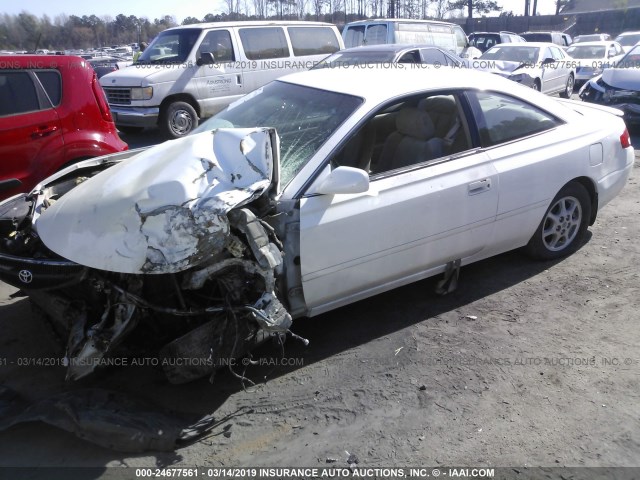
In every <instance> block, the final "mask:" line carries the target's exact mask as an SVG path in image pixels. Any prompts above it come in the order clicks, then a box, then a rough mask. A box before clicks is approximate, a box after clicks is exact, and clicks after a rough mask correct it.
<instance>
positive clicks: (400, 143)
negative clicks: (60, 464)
mask: <svg viewBox="0 0 640 480" xmlns="http://www.w3.org/2000/svg"><path fill="white" fill-rule="evenodd" d="M123 159H124V160H123ZM633 159H634V151H633V147H632V146H631V143H630V140H629V134H628V132H627V129H626V128H625V125H624V123H623V121H622V119H621V118H620V117H619V116H617V115H616V111H615V110H612V109H607V108H606V107H601V106H597V105H591V104H582V103H575V102H571V101H561V100H557V99H552V98H549V97H547V96H545V95H543V94H540V93H538V92H535V91H533V90H531V89H528V88H525V87H522V86H520V85H517V84H515V83H514V82H511V81H509V80H506V79H503V78H500V77H496V76H495V75H491V74H486V73H482V72H473V71H468V70H465V71H461V70H445V69H439V70H436V69H430V70H424V69H415V70H413V69H407V68H402V69H400V68H399V69H393V68H379V69H377V70H376V71H372V70H371V69H370V68H362V69H360V68H338V69H321V70H314V71H309V72H303V73H297V74H294V75H291V76H288V77H285V78H283V79H280V80H278V81H275V82H273V83H271V84H269V85H267V86H265V87H263V88H260V89H259V90H256V91H255V92H253V93H251V94H249V95H248V96H246V97H244V98H242V99H241V100H239V101H238V102H236V103H234V104H232V105H230V106H229V107H228V108H227V109H226V110H224V111H222V112H220V113H219V114H217V115H216V116H215V117H213V118H211V119H210V120H208V121H207V122H205V123H204V124H202V125H201V126H200V128H199V129H198V130H197V131H196V132H194V134H192V135H190V136H188V137H185V138H182V139H178V140H173V141H170V142H166V143H163V144H161V145H157V146H155V147H152V148H149V149H147V150H144V151H132V152H127V153H123V154H116V155H115V156H108V157H103V158H101V159H99V160H90V161H86V162H84V163H81V164H79V165H76V166H74V167H71V168H69V169H67V170H65V171H62V172H60V173H58V174H57V175H56V176H54V177H51V178H49V179H48V180H47V181H45V182H44V183H43V184H41V185H40V186H38V187H37V188H36V189H35V190H34V191H33V192H32V193H31V194H29V195H26V196H19V197H14V198H13V199H11V200H9V201H6V202H5V203H4V204H2V205H0V236H1V237H2V239H0V278H1V279H2V280H3V281H5V282H7V283H11V284H13V285H15V286H18V287H20V288H21V289H23V290H24V291H25V292H27V293H28V294H29V295H30V296H31V297H32V299H33V300H34V301H35V302H36V303H37V304H39V305H41V306H42V307H43V308H44V309H45V311H46V312H47V313H48V315H49V316H50V317H51V319H52V321H53V322H54V325H57V326H58V329H59V330H65V329H66V331H69V330H70V332H71V335H70V340H69V343H68V345H67V356H68V359H69V371H68V376H69V377H70V378H79V377H82V376H85V375H87V374H89V373H90V372H91V371H92V370H93V367H92V365H96V359H98V360H99V359H100V358H102V357H103V356H105V355H108V354H112V353H113V351H114V349H116V348H117V347H118V346H119V345H120V344H121V343H126V342H129V341H131V342H134V341H136V342H146V344H145V347H146V348H149V347H153V348H156V349H157V351H158V354H159V355H160V356H161V357H175V356H179V357H185V356H190V357H198V358H199V357H203V358H208V359H209V360H211V359H212V358H214V359H216V358H223V357H227V358H228V357H239V356H241V355H245V354H246V353H247V352H248V351H249V350H250V349H251V348H252V347H253V346H254V345H255V344H257V343H259V342H260V341H262V340H263V339H264V338H265V337H269V336H277V337H278V338H284V337H285V336H286V335H288V334H291V335H294V334H292V333H291V325H292V319H293V318H296V317H300V316H314V315H317V314H319V313H322V312H325V311H328V310H331V309H334V308H337V307H340V306H341V305H345V304H348V303H351V302H354V301H357V300H361V299H363V298H366V297H369V296H372V295H375V294H377V293H380V292H384V291H386V290H390V289H392V288H395V287H398V286H400V285H404V284H407V283H409V282H413V281H416V280H419V279H422V278H425V277H429V276H432V275H436V274H441V273H444V274H445V277H444V278H443V282H442V289H443V290H444V291H448V290H450V289H451V288H452V286H451V283H449V284H448V283H447V282H448V281H449V280H453V279H455V277H456V273H457V270H458V268H459V267H460V266H461V265H465V264H469V263H472V262H476V261H478V260H481V259H483V258H487V257H489V256H492V255H497V254H499V253H502V252H505V251H508V250H512V249H515V248H519V247H525V250H526V252H528V253H529V254H530V255H532V256H533V257H536V258H540V259H554V258H557V257H560V256H563V255H567V254H570V253H572V252H574V251H575V250H576V249H578V248H579V246H580V245H581V242H583V239H584V237H585V232H586V230H587V228H588V226H589V225H591V224H592V223H593V222H594V220H595V218H596V215H597V214H599V213H600V210H601V209H602V207H603V206H604V205H605V204H607V203H608V202H609V201H610V200H611V199H612V198H613V197H614V196H615V195H616V194H617V193H618V192H619V191H620V190H621V189H622V188H623V186H624V185H625V182H626V181H627V178H628V176H629V173H630V171H631V168H632V164H633ZM107 167H109V168H107ZM132 332H138V333H139V334H138V335H130V334H131V333H132ZM146 333H153V334H152V335H151V334H149V335H147V334H146ZM129 336H130V337H132V338H131V339H130V338H128V337H129ZM294 336H295V335H294ZM167 363H168V364H169V365H170V366H169V367H167V368H166V369H165V370H166V373H167V375H168V377H169V379H170V380H171V381H174V382H183V381H188V380H190V379H192V378H196V377H198V376H203V375H207V374H210V373H211V372H212V370H214V369H215V368H216V366H217V365H219V363H218V362H216V361H213V362H209V363H206V362H200V363H198V362H194V363H193V364H192V365H191V367H190V368H188V369H185V368H183V369H181V368H180V367H178V366H171V365H172V364H171V362H167ZM193 365H196V366H193Z"/></svg>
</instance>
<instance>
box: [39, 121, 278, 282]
mask: <svg viewBox="0 0 640 480" xmlns="http://www.w3.org/2000/svg"><path fill="white" fill-rule="evenodd" d="M274 146H277V137H276V133H275V130H273V129H267V128H251V129H218V130H214V131H209V132H203V133H199V134H194V135H190V136H187V137H185V138H182V139H178V140H172V141H169V142H165V143H162V144H160V145H157V146H155V147H153V148H150V149H148V150H146V151H144V152H143V153H141V154H139V155H136V156H134V157H132V158H130V159H127V160H125V161H124V162H122V163H120V164H118V165H115V166H113V167H111V168H110V169H108V170H106V171H105V172H103V173H101V174H99V175H97V176H95V177H93V178H91V179H89V180H87V181H85V182H83V183H81V184H80V185H78V186H77V187H75V188H74V189H73V190H71V191H70V192H68V193H67V194H65V195H64V196H62V197H61V198H60V199H59V200H57V201H56V202H55V203H54V204H53V205H52V206H50V207H49V208H47V209H46V210H44V211H43V212H42V214H41V215H40V216H39V217H38V218H37V220H36V223H35V227H36V229H37V231H38V235H39V236H40V238H41V239H42V241H43V242H44V244H45V245H46V246H47V247H48V248H49V249H51V250H52V251H53V252H55V253H57V254H58V255H61V256H63V257H65V258H67V259H69V260H72V261H74V262H76V263H79V264H81V265H86V266H88V267H92V268H96V269H100V270H106V271H112V272H120V273H134V274H135V273H175V272H179V271H183V270H186V269H188V268H190V267H191V266H193V265H197V264H198V263H200V262H201V261H202V260H203V259H205V258H208V257H210V256H211V255H214V254H216V253H218V252H220V251H221V250H222V249H223V248H224V247H225V245H226V242H227V241H228V234H229V220H228V218H227V216H226V214H227V212H228V211H229V210H231V209H232V208H234V207H237V206H240V205H243V204H246V203H248V202H250V201H252V200H254V199H256V198H258V197H259V196H260V195H262V193H264V192H265V191H266V190H267V189H268V188H269V186H270V185H271V182H272V179H273V178H274V162H275V167H276V168H277V158H276V159H274V155H275V154H276V149H275V148H274ZM275 178H277V172H276V173H275Z"/></svg>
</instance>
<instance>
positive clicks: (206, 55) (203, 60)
mask: <svg viewBox="0 0 640 480" xmlns="http://www.w3.org/2000/svg"><path fill="white" fill-rule="evenodd" d="M214 63H216V59H215V58H214V57H213V53H211V52H202V53H201V54H200V58H198V59H197V60H196V65H198V66H199V67H201V66H202V65H213V64H214Z"/></svg>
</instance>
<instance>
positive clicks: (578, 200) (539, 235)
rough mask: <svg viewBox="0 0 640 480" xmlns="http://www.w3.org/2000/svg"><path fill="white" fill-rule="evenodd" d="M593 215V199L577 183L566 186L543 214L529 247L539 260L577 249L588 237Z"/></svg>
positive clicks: (527, 249)
mask: <svg viewBox="0 0 640 480" xmlns="http://www.w3.org/2000/svg"><path fill="white" fill-rule="evenodd" d="M590 218H591V199H590V197H589V193H588V192H587V189H586V188H584V187H583V186H582V185H581V184H579V183H577V182H571V183H569V184H567V185H565V186H564V187H563V188H562V190H560V192H558V194H557V195H556V196H555V198H554V199H553V201H552V202H551V205H550V206H549V208H548V209H547V211H546V212H545V214H544V217H542V221H541V222H540V225H538V228H537V229H536V232H535V233H534V234H533V237H531V240H529V243H528V244H527V246H526V247H525V250H526V252H527V254H529V255H530V256H531V257H533V258H536V259H539V260H553V259H556V258H560V257H564V256H566V255H570V254H572V253H573V252H575V251H576V250H577V249H578V248H579V247H580V245H581V244H582V242H583V240H584V236H585V233H586V231H587V227H588V226H589V219H590Z"/></svg>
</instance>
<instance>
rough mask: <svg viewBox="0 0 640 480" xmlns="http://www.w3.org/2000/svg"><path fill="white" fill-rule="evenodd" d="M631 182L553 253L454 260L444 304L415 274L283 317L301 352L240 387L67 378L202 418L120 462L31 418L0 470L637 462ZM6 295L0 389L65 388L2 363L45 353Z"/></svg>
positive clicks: (636, 198)
mask: <svg viewBox="0 0 640 480" xmlns="http://www.w3.org/2000/svg"><path fill="white" fill-rule="evenodd" d="M638 163H639V162H638V161H637V162H636V167H637V166H638ZM637 172H638V170H637V169H636V170H635V171H634V172H633V174H632V178H631V180H630V182H629V184H628V185H627V187H626V188H625V190H624V191H623V193H622V195H621V196H619V197H618V198H616V199H615V200H614V201H613V202H612V203H611V204H610V205H608V206H607V207H606V208H605V209H604V210H603V211H602V212H601V213H600V215H599V216H598V220H597V222H596V224H595V225H594V226H593V227H591V229H590V231H591V232H592V234H591V235H590V237H589V238H588V241H587V243H586V244H585V245H584V246H583V247H582V248H581V249H580V250H579V251H578V252H577V253H575V254H574V255H573V256H571V257H570V258H567V259H565V260H563V261H559V262H547V263H535V262H531V261H529V260H528V259H527V258H526V257H524V256H523V255H522V254H520V253H519V252H512V253H509V254H505V255H502V256H500V257H497V258H494V259H490V260H488V261H484V262H481V263H478V264H475V265H472V266H469V267H465V268H463V270H462V272H461V277H460V285H459V288H458V290H457V291H456V292H455V293H453V294H451V295H449V296H446V297H437V296H436V295H435V294H434V293H433V290H434V286H435V279H431V280H426V281H422V282H419V283H416V284H413V285H410V286H408V287H405V288H401V289H398V290H395V291H392V292H388V293H386V294H384V295H380V296H378V297H376V298H373V299H371V300H367V301H364V302H360V303H357V304H354V305H351V306H349V307H346V308H342V309H340V310H338V311H335V312H332V313H330V314H326V315H323V316H321V317H317V318H314V319H312V320H306V321H302V320H301V321H297V322H296V323H294V327H295V331H296V332H297V333H298V334H300V335H302V336H304V337H306V338H308V339H310V341H311V343H310V345H309V346H308V347H304V346H303V345H302V344H300V343H296V342H288V343H287V345H286V349H285V352H284V357H285V361H284V362H282V361H281V362H280V363H289V364H293V365H288V366H274V365H271V364H270V365H263V366H257V367H251V368H249V370H248V371H247V376H248V377H250V378H252V379H253V380H255V381H256V382H257V383H258V386H257V387H252V388H249V389H247V390H246V391H245V390H243V389H242V387H241V386H240V382H239V381H238V379H236V378H235V377H233V376H232V375H231V374H230V373H229V372H226V371H225V372H223V373H221V374H218V376H217V377H216V378H215V381H214V383H213V384H210V383H209V382H208V381H206V380H202V381H198V382H194V383H191V384H187V385H182V386H172V385H168V384H167V383H166V381H165V380H164V377H163V374H162V372H161V371H159V370H157V369H155V368H153V367H132V366H130V367H127V368H120V369H112V370H109V371H108V372H105V373H102V374H101V375H99V376H98V377H99V378H97V379H95V380H93V382H85V383H84V384H81V385H79V386H80V387H86V386H100V387H104V388H109V389H113V390H117V391H123V392H128V393H130V394H132V395H134V396H136V397H140V398H144V399H148V400H152V401H154V402H156V403H158V404H160V405H162V406H165V407H168V408H171V409H174V410H179V411H186V412H191V413H194V414H198V415H204V414H208V413H214V415H215V416H216V418H217V419H219V420H220V423H219V424H218V425H217V426H216V427H215V428H214V430H213V431H212V433H211V434H210V435H209V436H208V437H206V438H204V439H202V440H200V441H198V442H197V443H195V444H192V445H190V446H187V447H185V448H182V449H179V450H177V451H175V452H173V453H147V454H141V455H130V454H122V453H118V452H115V451H112V450H108V449H106V448H102V447H97V446H94V445H92V444H90V443H87V442H85V441H82V440H80V439H78V438H76V437H75V436H73V435H71V434H68V433H66V432H63V431H61V430H58V429H56V428H53V427H49V426H46V425H43V424H41V423H32V424H23V425H18V426H14V427H11V428H10V429H8V430H6V431H4V432H0V465H2V466H33V465H47V466H51V465H53V466H78V467H79V466H93V467H106V466H124V465H127V466H172V465H173V466H205V465H207V466H208V465H212V466H214V465H215V466H220V465H224V466H336V467H346V466H347V459H348V457H349V454H354V455H355V456H357V458H358V461H359V466H366V467H375V466H381V467H389V466H411V465H431V466H437V465H457V466H465V465H468V466H515V467H518V468H521V467H524V466H640V375H639V374H640V333H639V329H638V310H639V309H640V268H639V267H638V265H639V264H640V243H639V242H638V238H640V193H639V192H638V173H637ZM13 291H14V290H13V289H12V288H9V287H7V286H5V285H2V284H0V298H1V299H0V331H1V332H2V335H1V336H0V358H3V359H5V362H6V365H2V364H0V383H1V384H4V385H6V386H9V387H11V388H12V389H14V390H16V391H18V392H19V393H20V394H22V395H23V396H25V397H26V398H27V399H28V400H30V401H36V400H38V399H42V398H46V397H48V396H50V395H52V394H54V393H56V392H59V391H61V390H63V389H65V388H78V387H79V386H78V385H74V386H71V387H69V386H65V385H64V383H63V377H64V370H63V368H62V367H37V366H35V367H24V366H18V365H17V364H15V361H16V359H18V358H20V357H30V358H38V357H42V358H46V357H61V356H62V355H63V351H62V349H61V348H60V346H59V345H58V344H57V343H56V342H55V341H54V337H53V336H52V335H51V333H50V332H49V330H48V329H47V328H45V327H44V326H43V324H42V323H41V322H40V320H39V318H38V317H37V316H36V315H34V314H33V313H32V312H31V309H30V305H29V302H28V301H27V300H26V299H20V298H18V299H10V298H9V294H11V293H12V292H13ZM262 353H263V354H265V355H267V356H271V358H279V357H278V355H279V352H278V351H277V350H276V349H274V348H273V347H272V346H266V347H264V348H263V349H262ZM11 362H14V364H13V365H12V364H11ZM265 376H266V381H264V377H265ZM347 452H348V453H347ZM353 459H354V457H352V460H353Z"/></svg>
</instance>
